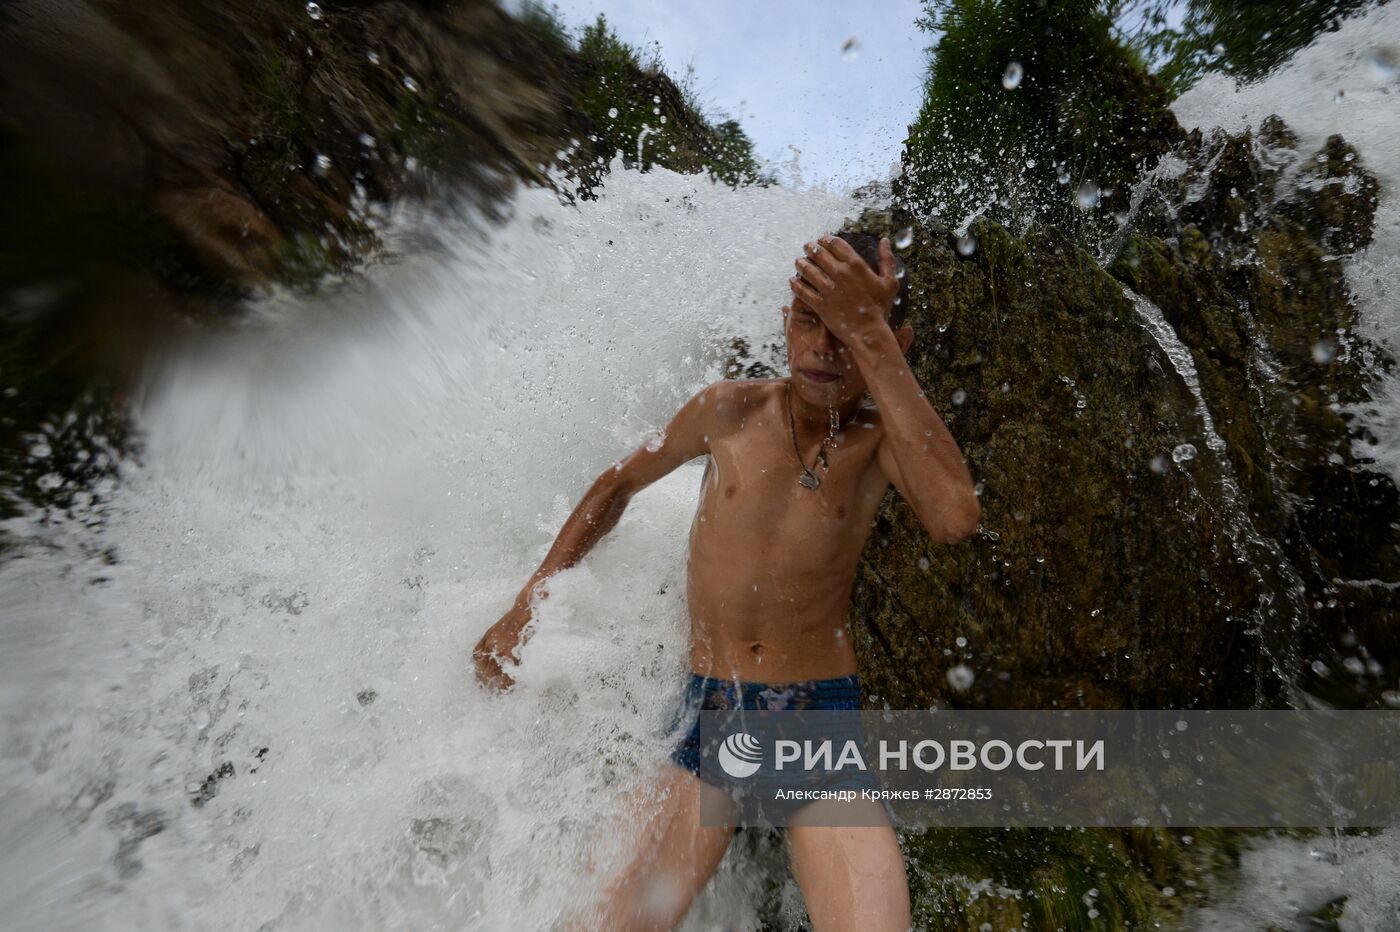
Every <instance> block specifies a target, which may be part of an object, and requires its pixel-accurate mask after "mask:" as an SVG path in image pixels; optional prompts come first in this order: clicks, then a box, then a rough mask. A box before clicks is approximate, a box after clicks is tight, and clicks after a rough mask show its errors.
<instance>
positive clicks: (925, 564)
mask: <svg viewBox="0 0 1400 932" xmlns="http://www.w3.org/2000/svg"><path fill="white" fill-rule="evenodd" d="M930 566H932V564H931V563H929V561H928V557H919V569H921V570H926V569H928V568H929V567H930Z"/></svg>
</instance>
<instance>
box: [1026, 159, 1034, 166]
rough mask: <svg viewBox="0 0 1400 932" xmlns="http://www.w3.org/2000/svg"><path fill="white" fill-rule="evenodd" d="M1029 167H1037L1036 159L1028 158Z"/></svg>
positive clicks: (1027, 164)
mask: <svg viewBox="0 0 1400 932" xmlns="http://www.w3.org/2000/svg"><path fill="white" fill-rule="evenodd" d="M1026 167H1027V168H1035V159H1026Z"/></svg>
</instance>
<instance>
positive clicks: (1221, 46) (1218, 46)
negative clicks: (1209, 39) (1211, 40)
mask: <svg viewBox="0 0 1400 932" xmlns="http://www.w3.org/2000/svg"><path fill="white" fill-rule="evenodd" d="M1211 53H1212V54H1213V55H1215V56H1216V57H1219V56H1221V55H1224V54H1225V43H1223V42H1217V43H1215V47H1214V48H1212V49H1211Z"/></svg>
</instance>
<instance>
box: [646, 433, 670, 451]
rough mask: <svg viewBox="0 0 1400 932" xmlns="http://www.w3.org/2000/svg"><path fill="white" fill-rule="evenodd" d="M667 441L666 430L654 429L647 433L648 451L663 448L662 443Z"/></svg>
mask: <svg viewBox="0 0 1400 932" xmlns="http://www.w3.org/2000/svg"><path fill="white" fill-rule="evenodd" d="M665 442H666V431H664V430H654V431H652V432H651V433H649V434H647V442H646V448H647V452H648V453H655V452H656V451H657V450H659V449H661V445H662V444H663V443H665Z"/></svg>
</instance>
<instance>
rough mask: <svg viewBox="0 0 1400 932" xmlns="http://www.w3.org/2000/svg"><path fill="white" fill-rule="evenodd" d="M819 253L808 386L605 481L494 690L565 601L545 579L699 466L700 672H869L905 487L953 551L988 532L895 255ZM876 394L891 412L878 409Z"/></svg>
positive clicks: (804, 264) (804, 324)
mask: <svg viewBox="0 0 1400 932" xmlns="http://www.w3.org/2000/svg"><path fill="white" fill-rule="evenodd" d="M804 252H805V256H804V257H803V258H801V259H798V260H797V261H796V262H795V263H794V272H795V274H794V275H793V276H792V277H791V278H790V279H789V287H790V288H791V290H792V294H793V297H792V302H791V304H790V305H788V306H786V307H784V308H783V320H784V333H785V335H786V337H787V349H788V364H789V367H790V369H791V371H792V373H793V375H792V376H791V377H790V379H770V380H756V381H724V382H717V383H715V384H713V385H710V386H708V387H706V388H705V389H703V390H702V391H700V392H699V393H697V394H696V395H695V396H694V397H693V398H691V399H690V400H689V401H687V402H686V403H685V405H683V406H682V407H681V409H680V410H679V411H678V412H677V413H676V415H675V417H674V418H672V420H671V422H670V423H669V424H668V425H667V428H666V431H665V437H664V439H663V441H662V442H661V443H660V444H659V445H657V444H652V447H653V448H650V449H649V448H648V447H647V446H645V445H644V446H643V447H641V448H640V449H638V450H636V451H635V452H633V453H632V454H630V455H629V456H628V457H626V458H625V459H624V460H622V461H621V462H620V463H618V464H617V465H616V466H615V467H614V468H612V469H608V470H606V471H604V473H603V474H602V475H600V476H599V477H598V478H597V479H596V480H595V481H594V483H593V485H592V487H591V488H590V489H589V490H588V492H587V494H585V496H584V498H583V500H582V501H581V502H580V503H579V505H578V506H577V507H576V508H575V510H574V512H573V514H571V515H570V516H569V519H568V520H567V521H566V522H565V524H564V527H563V528H562V529H561V530H560V532H559V535H558V537H557V538H556V540H555V542H554V546H553V547H552V548H551V550H550V552H549V554H548V555H547V556H546V557H545V560H544V562H543V563H542V564H541V565H540V567H539V569H538V570H536V572H535V574H534V575H533V576H532V577H531V578H530V580H529V581H528V582H527V583H526V585H525V587H524V588H523V589H522V590H521V593H520V595H519V596H518V597H517V598H516V601H515V604H514V605H513V606H512V607H511V609H510V611H508V612H507V613H506V615H505V616H504V617H502V618H501V620H500V621H498V622H497V623H496V624H495V625H493V626H492V627H491V629H490V630H488V631H487V632H486V634H485V635H484V636H483V637H482V639H481V641H480V642H479V643H478V645H477V649H476V651H475V654H474V660H475V664H476V671H477V675H478V677H479V678H480V679H481V680H482V681H483V682H485V683H488V684H490V685H492V686H495V687H498V688H503V687H507V686H509V685H510V684H511V682H512V680H511V677H510V675H509V674H508V673H507V672H506V670H505V667H504V665H503V662H505V663H509V662H512V661H515V660H517V659H518V656H519V655H518V650H519V647H520V645H521V643H522V635H523V629H524V628H525V625H526V624H527V623H528V622H529V620H530V617H531V610H530V600H531V598H532V596H538V597H540V598H547V597H548V590H547V587H546V586H545V585H543V583H544V582H545V580H547V579H548V577H549V576H550V575H552V574H553V573H555V572H557V571H558V570H560V569H563V568H564V567H567V566H572V565H573V564H574V563H576V562H577V561H578V560H580V559H582V557H583V556H584V555H585V554H586V553H587V552H588V551H589V550H590V549H591V548H592V547H593V545H594V544H595V543H596V542H597V541H598V539H599V538H601V537H602V536H603V535H604V534H606V533H607V532H608V530H610V529H611V528H612V527H613V526H614V525H616V523H617V520H618V519H619V518H620V517H621V515H622V512H623V510H624V509H625V508H626V507H627V503H628V501H630V499H631V498H632V496H633V495H635V494H636V493H637V492H639V491H641V490H642V489H643V488H645V487H646V486H648V485H650V484H651V483H653V482H655V481H656V480H658V479H660V478H661V477H662V476H665V475H666V474H668V473H670V472H671V471H672V470H674V469H676V468H677V467H678V466H680V465H682V464H683V463H686V462H689V461H690V460H693V459H695V458H696V457H699V456H706V455H707V456H708V462H707V464H706V471H705V477H704V481H703V486H702V490H701V497H700V502H699V507H698V509H697V512H696V515H695V519H694V522H693V524H692V527H691V534H690V554H689V559H688V570H687V573H688V578H687V583H688V588H687V603H688V606H689V612H690V619H691V630H692V635H693V642H692V649H691V663H692V665H693V668H694V670H695V672H697V673H702V674H708V675H713V676H722V677H735V676H737V677H739V678H741V679H749V680H760V681H767V682H780V681H782V680H785V679H786V680H796V679H813V678H821V677H830V676H840V675H844V674H847V673H851V672H854V671H855V655H854V653H853V651H852V649H851V644H850V637H849V634H848V632H847V629H846V610H847V604H848V600H849V596H850V589H851V585H852V582H853V580H854V574H855V567H856V563H857V561H858V560H859V557H860V553H861V550H862V549H863V547H864V544H865V540H866V538H867V536H868V535H869V533H870V525H871V521H872V519H873V517H874V515H875V511H876V509H877V508H878V506H879V504H880V500H881V499H882V498H883V496H884V494H885V491H886V489H888V487H889V485H890V484H891V483H893V484H894V485H895V486H896V487H897V489H898V490H899V492H900V494H901V495H902V496H903V497H904V499H905V500H906V501H907V502H909V503H910V505H911V506H912V507H913V508H914V510H915V512H916V514H918V516H919V519H920V521H921V522H922V523H923V525H924V527H925V529H926V530H927V531H928V533H929V534H930V536H931V537H933V538H934V539H935V540H937V541H940V542H944V543H956V542H958V541H960V540H963V539H965V538H966V537H968V536H969V535H970V534H971V533H972V531H973V529H974V528H975V527H976V525H977V522H978V519H979V515H980V510H979V507H978V503H977V497H976V495H975V493H974V492H973V486H972V480H971V476H970V474H969V473H968V470H967V466H966V464H965V463H964V462H963V459H962V455H961V452H960V451H959V450H958V447H957V443H956V442H955V441H954V440H953V438H952V436H951V434H949V432H948V429H947V427H946V426H945V425H944V424H943V421H942V419H941V418H940V417H939V416H938V414H937V412H935V411H934V409H933V407H932V406H931V405H930V404H929V402H928V400H927V399H926V398H925V397H924V393H923V391H922V390H921V389H920V388H919V385H918V383H917V381H916V380H915V378H914V375H913V373H912V372H911V370H910V369H909V367H908V366H907V364H906V362H905V359H904V354H905V353H906V352H907V351H908V349H909V346H910V344H911V343H912V342H913V337H914V333H913V330H912V329H911V328H910V327H908V326H902V327H900V328H899V329H898V331H895V330H892V329H891V328H890V325H889V314H890V310H891V307H892V302H893V300H894V297H895V295H896V293H897V291H898V281H897V280H896V278H895V274H894V257H893V251H892V250H891V248H890V245H889V241H888V240H884V241H882V243H881V269H880V270H879V271H878V272H876V271H875V270H872V269H871V268H870V266H869V265H867V264H866V262H865V261H864V260H863V259H862V258H861V257H860V256H859V255H858V254H857V253H856V252H855V250H854V249H852V248H851V247H850V246H849V245H848V244H847V243H845V242H844V241H842V240H840V239H838V238H835V237H822V238H821V239H820V240H819V241H817V242H814V243H808V244H807V245H806V247H805V248H804ZM823 375H825V376H826V377H825V378H824V377H823ZM833 375H834V376H836V377H835V378H831V376H833ZM789 382H790V383H791V388H792V391H791V404H790V408H789V404H788V402H787V400H786V398H785V392H786V389H787V385H788V383H789ZM867 389H869V391H870V394H871V396H872V397H873V399H874V401H875V402H876V404H874V405H872V404H869V403H868V400H867V399H865V398H864V397H863V396H864V395H865V393H866V391H867ZM833 410H834V411H835V412H836V413H837V417H838V419H839V422H840V423H841V424H842V425H843V427H842V430H841V433H840V436H839V437H838V444H837V445H836V446H835V447H830V446H829V447H828V450H827V459H828V463H829V469H828V470H826V471H822V470H821V469H820V468H819V467H816V466H814V465H813V464H814V462H815V460H816V456H817V452H818V450H819V449H820V447H821V444H822V441H823V439H824V438H825V437H826V435H827V432H828V427H829V423H830V422H829V417H830V413H829V412H831V411H833ZM789 411H790V416H791V418H792V425H793V426H792V427H790V426H789ZM794 428H795V434H796V446H797V450H794V449H793V431H794ZM799 455H800V462H799ZM804 464H805V465H808V466H810V467H812V468H813V469H814V471H815V472H817V474H818V475H820V476H821V478H822V481H821V485H820V486H819V487H818V488H817V489H807V488H804V487H803V486H801V485H800V484H799V483H798V476H799V475H800V474H801V471H802V466H803V465H804Z"/></svg>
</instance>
